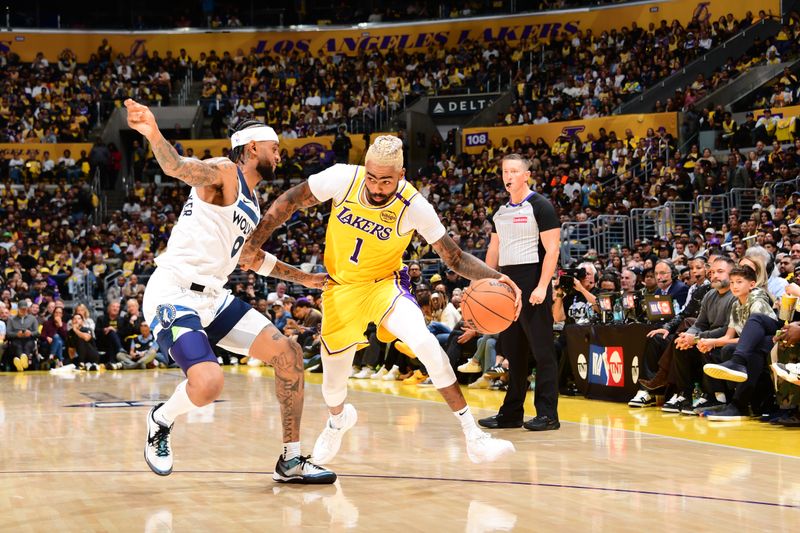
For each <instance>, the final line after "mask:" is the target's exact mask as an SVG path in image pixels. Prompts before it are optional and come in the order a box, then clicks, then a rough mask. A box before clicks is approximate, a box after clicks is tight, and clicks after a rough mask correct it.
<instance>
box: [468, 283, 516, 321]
mask: <svg viewBox="0 0 800 533" xmlns="http://www.w3.org/2000/svg"><path fill="white" fill-rule="evenodd" d="M515 314H516V309H515V308H514V290H513V289H512V288H511V287H509V286H508V285H506V284H505V283H503V282H502V281H498V280H496V279H491V278H485V279H481V280H478V281H473V282H472V284H471V285H470V286H469V287H468V288H467V289H466V290H465V291H464V296H463V297H462V298H461V316H462V317H463V318H464V324H465V325H466V326H467V327H469V328H471V329H474V330H477V331H479V332H481V333H485V334H488V335H492V334H494V333H500V332H501V331H503V330H504V329H506V328H507V327H508V326H510V325H511V323H512V322H513V321H514V315H515Z"/></svg>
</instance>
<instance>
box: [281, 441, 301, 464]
mask: <svg viewBox="0 0 800 533" xmlns="http://www.w3.org/2000/svg"><path fill="white" fill-rule="evenodd" d="M299 456H300V443H299V442H284V443H283V459H284V461H288V460H289V459H294V458H295V457H299Z"/></svg>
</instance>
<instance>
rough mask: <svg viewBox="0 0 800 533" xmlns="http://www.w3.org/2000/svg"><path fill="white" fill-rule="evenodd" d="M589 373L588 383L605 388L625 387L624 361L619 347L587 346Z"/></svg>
mask: <svg viewBox="0 0 800 533" xmlns="http://www.w3.org/2000/svg"><path fill="white" fill-rule="evenodd" d="M589 352H590V356H591V357H590V360H591V373H590V374H589V383H594V384H597V385H604V386H606V387H624V386H625V359H624V356H623V351H622V347H621V346H598V345H597V344H592V345H590V346H589Z"/></svg>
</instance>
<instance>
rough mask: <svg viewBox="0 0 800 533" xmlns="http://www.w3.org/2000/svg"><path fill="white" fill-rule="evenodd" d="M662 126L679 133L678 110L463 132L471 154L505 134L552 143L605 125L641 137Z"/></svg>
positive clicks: (621, 133)
mask: <svg viewBox="0 0 800 533" xmlns="http://www.w3.org/2000/svg"><path fill="white" fill-rule="evenodd" d="M662 126H663V127H664V128H665V129H666V130H667V133H671V134H672V135H673V136H677V134H678V114H677V113H651V114H647V115H612V116H609V117H601V118H594V119H589V120H570V121H566V122H553V123H550V124H540V125H533V124H525V125H521V126H497V127H486V128H465V129H464V131H463V134H462V135H463V143H464V144H463V146H464V151H465V152H466V153H468V154H479V153H481V151H482V150H483V149H484V148H485V147H486V146H487V145H488V143H489V141H491V143H492V145H493V146H500V144H501V141H502V140H503V138H506V139H508V142H509V144H512V145H513V144H514V141H515V140H517V139H519V140H521V141H524V140H525V138H526V137H530V138H531V140H532V141H533V142H534V143H535V142H536V140H537V139H538V138H539V137H541V138H543V139H544V141H545V142H546V143H547V144H549V145H550V146H552V145H553V142H555V140H556V139H557V138H558V137H560V136H561V135H578V136H579V137H580V138H581V139H582V140H586V135H587V134H589V133H593V134H594V135H595V136H596V135H597V134H598V133H599V132H600V129H601V128H603V129H605V130H606V132H607V133H610V132H612V131H614V132H616V134H617V137H624V135H625V130H627V129H630V130H631V131H633V134H634V135H636V136H639V137H640V136H643V135H645V134H646V133H647V130H648V129H650V128H653V130H655V131H657V130H658V128H660V127H662Z"/></svg>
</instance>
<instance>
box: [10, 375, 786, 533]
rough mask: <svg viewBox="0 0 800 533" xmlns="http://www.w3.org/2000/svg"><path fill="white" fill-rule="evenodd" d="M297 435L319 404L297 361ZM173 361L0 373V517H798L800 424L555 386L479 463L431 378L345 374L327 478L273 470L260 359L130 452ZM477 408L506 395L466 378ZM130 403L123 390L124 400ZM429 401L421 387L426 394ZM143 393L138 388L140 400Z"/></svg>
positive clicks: (512, 521)
mask: <svg viewBox="0 0 800 533" xmlns="http://www.w3.org/2000/svg"><path fill="white" fill-rule="evenodd" d="M307 376H308V381H309V383H308V385H307V387H306V391H307V392H306V410H305V417H304V424H303V428H304V429H303V441H304V442H303V449H304V451H305V452H306V453H308V451H310V449H311V447H312V446H313V442H314V439H315V438H316V435H317V432H318V431H319V429H320V428H321V427H322V425H323V423H324V419H325V416H326V414H325V410H324V407H323V402H322V396H321V393H320V388H319V382H320V376H319V375H308V374H307ZM180 379H181V374H180V373H179V371H177V370H169V371H163V370H162V371H127V372H124V371H118V372H104V373H100V374H86V373H82V374H78V375H75V376H74V377H73V378H72V379H69V378H63V377H57V376H52V375H48V374H46V373H25V374H0V442H1V443H2V449H0V531H14V532H18V531H20V532H26V531H48V532H49V531H59V532H61V531H139V532H141V531H145V532H148V533H149V532H155V531H191V532H195V531H225V532H227V531H343V530H347V529H352V530H361V531H380V532H381V533H385V532H394V531H397V532H404V533H408V532H411V531H437V532H438V533H443V532H450V531H459V532H461V531H465V532H483V531H551V530H555V529H558V530H560V531H613V532H623V531H631V532H640V531H651V530H652V531H680V532H683V531H689V530H693V531H710V530H717V531H718V530H733V529H736V530H738V531H775V532H777V531H787V532H788V531H796V530H797V526H798V524H800V457H799V456H800V432H797V431H790V430H780V429H775V428H771V427H764V426H763V425H762V424H759V423H757V422H745V423H742V424H738V425H717V426H712V425H711V424H710V423H709V422H707V421H705V420H698V419H693V418H681V417H678V416H674V417H669V416H665V415H662V414H661V413H660V412H657V411H655V410H649V411H644V412H642V411H631V410H629V409H628V408H627V407H626V406H624V405H618V404H609V403H604V402H594V401H588V400H582V399H572V398H566V399H562V401H561V408H560V412H561V419H562V427H561V430H560V431H552V432H547V433H544V434H535V433H531V432H527V431H525V430H522V429H519V430H503V431H502V432H499V433H501V434H502V435H503V436H504V437H505V438H509V439H511V440H512V441H514V443H515V444H516V446H517V450H518V451H517V453H516V454H515V455H513V456H511V457H510V458H509V459H508V460H505V461H501V462H499V463H494V464H489V465H473V464H472V463H470V462H469V461H468V460H467V458H466V454H465V452H464V445H463V438H462V436H461V432H460V429H459V428H458V426H457V423H456V421H455V420H454V418H453V416H452V415H451V414H450V413H449V412H448V410H447V409H446V408H445V407H444V406H443V405H441V404H439V403H436V401H437V394H436V391H435V390H425V389H420V388H418V387H411V386H403V385H401V384H399V383H384V382H378V383H376V382H370V381H358V382H356V381H354V380H351V382H352V385H351V392H350V395H349V401H351V402H352V403H354V404H355V405H356V407H357V409H358V411H359V422H358V424H357V425H356V427H355V428H353V430H352V431H351V432H350V433H349V434H348V435H347V436H346V437H345V440H344V443H343V445H342V450H341V451H340V454H339V456H338V457H337V460H336V462H335V463H334V464H333V465H331V467H332V468H333V469H335V470H336V471H337V473H338V474H339V475H340V479H339V481H338V482H337V484H336V485H335V486H327V487H299V486H287V485H278V484H275V483H273V481H272V479H271V472H272V469H273V467H274V464H275V460H276V458H277V455H278V453H279V449H280V423H279V417H278V409H277V406H276V403H275V400H274V387H273V384H274V382H273V380H272V377H271V371H270V370H268V369H260V368H257V369H253V368H246V367H245V368H233V369H226V388H225V391H224V393H223V399H224V401H222V402H218V403H216V404H214V405H212V406H209V407H207V408H204V409H201V410H199V411H198V412H195V413H193V414H191V415H189V416H187V417H184V418H183V419H179V420H178V422H177V423H176V426H175V430H174V433H173V435H174V437H173V449H174V453H175V457H176V462H175V472H174V473H173V474H172V475H171V476H168V477H164V478H162V477H158V476H156V475H154V474H152V473H151V472H150V471H149V469H148V468H147V466H146V465H145V463H144V460H143V458H142V448H143V441H144V431H145V425H144V419H145V415H146V413H147V411H148V409H149V405H150V404H151V403H152V401H153V400H157V399H160V398H166V397H168V395H169V394H170V393H171V392H172V390H173V388H174V387H175V385H176V384H177V383H178V381H179V380H180ZM468 396H469V400H470V402H471V403H472V405H473V410H474V412H475V414H476V415H479V416H485V415H488V414H492V413H493V412H494V410H495V409H496V408H497V406H498V404H499V402H500V401H501V399H502V393H498V392H491V391H469V393H468ZM131 400H132V401H133V402H129V401H131ZM431 400H433V401H431ZM137 402H141V403H137Z"/></svg>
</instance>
